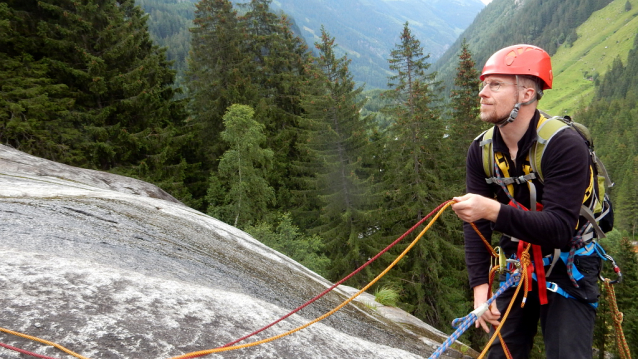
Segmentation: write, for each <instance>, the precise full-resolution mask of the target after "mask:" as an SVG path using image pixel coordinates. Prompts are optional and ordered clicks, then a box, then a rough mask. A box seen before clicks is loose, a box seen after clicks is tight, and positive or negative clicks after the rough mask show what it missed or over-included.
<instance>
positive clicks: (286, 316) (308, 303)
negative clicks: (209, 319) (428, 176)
mask: <svg viewBox="0 0 638 359" xmlns="http://www.w3.org/2000/svg"><path fill="white" fill-rule="evenodd" d="M449 202H451V201H447V202H444V203H441V204H440V205H439V206H438V207H436V208H435V209H434V210H432V212H430V213H428V215H427V216H425V217H423V219H421V220H420V221H419V222H418V223H417V224H415V225H414V226H412V228H410V229H408V230H407V231H406V232H405V233H404V234H403V235H402V236H401V237H399V238H397V239H396V240H395V241H394V242H392V243H390V245H388V246H387V247H386V248H385V249H383V250H382V251H381V252H379V253H378V254H377V255H376V256H374V257H372V258H370V259H369V260H368V261H367V262H366V263H364V264H363V265H362V266H361V267H359V268H357V269H356V270H355V271H354V272H352V273H350V274H348V275H347V276H346V277H345V278H343V279H341V280H340V281H338V282H337V283H335V284H333V285H332V286H331V287H330V288H328V289H326V290H324V291H323V292H321V293H320V294H318V295H317V296H316V297H314V298H312V299H310V300H309V301H307V302H306V303H304V304H302V305H301V306H299V307H298V308H297V309H295V310H293V311H291V312H290V313H288V314H286V315H284V316H283V317H281V318H279V319H277V320H276V321H274V322H272V323H270V324H268V325H266V326H265V327H263V328H261V329H259V330H256V331H254V332H252V333H250V334H248V335H245V336H243V337H241V338H239V339H237V340H234V341H232V342H230V343H227V344H224V345H222V346H221V347H220V348H224V347H229V346H232V345H235V344H237V343H239V342H241V341H242V340H244V339H247V338H250V337H252V336H253V335H255V334H257V333H260V332H262V331H264V330H266V329H268V328H270V327H272V326H273V325H275V324H277V323H279V322H281V321H282V320H284V319H286V318H288V317H290V316H291V315H293V314H295V313H297V312H298V311H300V310H302V309H303V308H305V307H307V306H308V305H310V304H312V303H313V302H315V301H316V300H317V299H319V298H321V297H323V296H324V295H326V294H327V293H328V292H330V291H331V290H333V289H335V288H336V287H337V286H339V285H341V284H342V283H343V282H345V281H346V280H348V279H350V278H352V276H354V275H355V274H357V273H359V272H360V271H361V270H363V269H364V268H365V267H367V266H368V265H369V264H370V263H372V262H374V261H375V260H376V259H377V258H379V257H381V256H382V255H383V254H384V253H385V252H387V251H389V250H390V249H391V248H392V247H394V246H395V245H396V244H397V243H399V242H400V241H402V240H403V239H404V238H405V237H406V236H408V235H409V234H410V233H412V231H414V230H415V229H416V228H418V227H419V226H420V225H421V224H423V222H425V221H426V220H428V219H429V218H430V217H432V215H434V213H436V212H438V211H439V210H440V209H441V208H442V207H443V206H445V205H446V204H447V203H449Z"/></svg>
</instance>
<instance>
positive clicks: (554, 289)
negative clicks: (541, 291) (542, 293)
mask: <svg viewBox="0 0 638 359" xmlns="http://www.w3.org/2000/svg"><path fill="white" fill-rule="evenodd" d="M559 289H560V287H559V286H558V284H556V283H554V282H547V290H548V291H550V292H554V293H556V292H558V290H559Z"/></svg>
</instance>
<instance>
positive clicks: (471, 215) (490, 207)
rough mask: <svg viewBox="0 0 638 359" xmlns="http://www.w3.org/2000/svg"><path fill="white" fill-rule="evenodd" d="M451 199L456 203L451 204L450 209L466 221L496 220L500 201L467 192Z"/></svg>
mask: <svg viewBox="0 0 638 359" xmlns="http://www.w3.org/2000/svg"><path fill="white" fill-rule="evenodd" d="M453 200H454V202H456V203H454V204H452V209H453V210H454V212H455V213H456V215H457V216H459V218H460V219H461V220H463V221H465V222H468V223H471V222H476V221H477V220H479V219H487V220H489V221H492V222H496V218H498V212H499V211H500V210H501V204H500V203H498V202H497V201H495V200H493V199H491V198H487V197H483V196H480V195H478V194H473V193H468V194H466V195H465V196H463V197H454V198H453Z"/></svg>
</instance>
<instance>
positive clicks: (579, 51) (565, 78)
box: [539, 0, 638, 115]
mask: <svg viewBox="0 0 638 359" xmlns="http://www.w3.org/2000/svg"><path fill="white" fill-rule="evenodd" d="M626 1H627V0H615V1H613V2H612V3H610V4H609V5H607V6H606V7H605V8H603V9H601V10H599V11H596V12H594V13H593V14H592V16H591V17H590V18H589V19H588V20H587V21H586V22H585V23H583V24H582V25H581V26H579V27H578V29H577V30H576V32H577V33H578V40H576V41H575V42H574V44H573V46H572V47H569V48H568V47H566V46H565V45H562V46H561V47H560V48H559V49H558V51H557V52H556V54H554V56H552V67H553V71H554V86H553V89H552V90H549V91H547V93H546V95H545V97H544V98H543V100H542V101H541V102H540V103H539V107H540V108H541V109H543V110H545V111H547V112H548V113H549V114H552V115H566V114H570V115H573V114H574V113H575V112H576V111H577V110H578V109H580V108H582V107H583V106H586V105H587V104H589V103H590V102H591V100H592V98H593V96H594V81H593V78H592V77H594V76H595V74H598V75H599V76H603V75H604V74H605V73H606V72H607V70H608V69H609V67H610V66H611V64H612V62H613V61H614V59H615V58H616V57H620V59H621V60H622V61H623V63H625V64H626V63H627V56H628V54H629V50H631V48H632V47H633V43H634V37H635V36H636V32H637V31H636V30H637V29H638V17H637V15H638V0H629V2H630V3H631V5H632V9H631V10H630V11H625V3H626Z"/></svg>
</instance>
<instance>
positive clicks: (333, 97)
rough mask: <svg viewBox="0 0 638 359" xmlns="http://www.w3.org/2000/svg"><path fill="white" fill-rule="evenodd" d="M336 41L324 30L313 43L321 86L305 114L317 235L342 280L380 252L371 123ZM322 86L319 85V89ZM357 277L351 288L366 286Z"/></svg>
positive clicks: (335, 277)
mask: <svg viewBox="0 0 638 359" xmlns="http://www.w3.org/2000/svg"><path fill="white" fill-rule="evenodd" d="M334 41H335V39H334V38H333V37H331V36H330V35H329V34H328V33H327V32H326V30H325V28H323V27H322V28H321V42H317V43H315V47H316V48H317V50H318V51H319V58H318V59H317V66H318V70H319V71H318V73H317V77H318V78H320V81H319V82H312V83H311V85H312V86H311V87H309V88H308V91H307V92H308V95H306V96H304V100H303V101H302V104H303V105H304V109H305V111H306V114H305V116H304V118H305V119H306V123H307V128H308V133H307V138H308V142H307V145H305V146H304V147H303V148H304V149H307V150H308V151H309V153H310V154H311V155H312V158H313V159H314V162H313V163H312V166H311V167H312V168H313V169H314V170H315V172H316V175H315V177H314V178H313V179H312V180H311V183H312V185H311V186H310V187H311V188H314V189H315V193H316V194H317V195H318V198H319V203H320V208H319V210H318V212H319V213H320V221H319V224H318V225H315V227H314V228H313V230H312V231H313V232H314V233H317V234H319V235H320V236H321V237H323V238H325V241H326V249H327V254H328V257H329V258H330V259H331V266H330V272H329V278H330V279H333V280H338V279H341V278H343V277H344V276H346V275H347V274H349V273H351V272H352V271H354V270H355V269H357V268H358V267H359V266H361V265H362V264H363V263H365V262H366V261H367V259H368V258H370V257H372V256H374V255H375V254H376V253H378V251H379V250H380V249H381V248H378V247H377V246H375V244H374V240H373V239H371V238H370V235H369V232H370V228H371V218H370V217H371V215H370V209H371V207H372V201H373V198H374V196H373V195H371V193H370V188H371V179H370V176H371V175H370V173H369V171H367V170H366V168H365V166H364V157H365V156H366V151H367V147H368V144H369V140H368V138H369V136H370V134H371V131H370V129H369V127H370V118H368V117H366V118H361V117H360V115H359V113H360V111H361V108H362V107H363V103H364V100H361V99H360V98H361V97H360V96H359V95H360V93H361V91H362V88H361V87H359V88H355V83H354V80H353V79H352V75H351V74H350V72H349V70H348V64H349V63H350V60H349V59H347V58H346V57H345V56H344V57H341V58H337V56H336V54H335V47H336V45H335V44H334ZM317 85H318V86H317ZM369 279H371V278H370V276H369V275H368V276H366V275H359V276H358V277H357V278H354V279H353V280H352V281H351V282H352V283H351V284H355V283H356V284H355V285H361V284H365V283H367V281H368V280H369Z"/></svg>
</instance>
